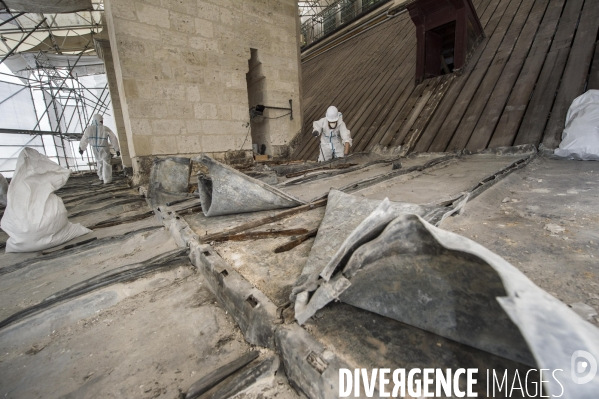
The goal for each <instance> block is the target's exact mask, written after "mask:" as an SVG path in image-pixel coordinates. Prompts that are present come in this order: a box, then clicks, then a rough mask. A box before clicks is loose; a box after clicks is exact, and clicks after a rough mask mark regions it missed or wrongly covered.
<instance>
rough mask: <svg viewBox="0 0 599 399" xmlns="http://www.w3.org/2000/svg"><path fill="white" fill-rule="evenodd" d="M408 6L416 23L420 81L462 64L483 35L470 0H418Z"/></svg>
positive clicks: (446, 72)
mask: <svg viewBox="0 0 599 399" xmlns="http://www.w3.org/2000/svg"><path fill="white" fill-rule="evenodd" d="M407 8H408V11H409V12H410V17H411V18H412V21H413V22H414V25H416V36H417V41H418V47H417V60H416V82H417V83H420V82H422V81H423V80H424V79H428V78H432V77H435V76H440V75H444V74H448V73H452V72H453V71H455V70H459V69H461V68H463V67H464V66H465V65H466V61H467V60H468V58H469V56H470V55H471V54H472V52H473V51H474V49H476V47H477V46H478V44H479V43H480V41H481V40H482V38H483V37H484V31H483V28H482V25H481V24H480V21H479V19H478V16H477V15H476V11H475V10H474V6H473V5H472V2H471V0H416V1H414V2H412V3H410V4H408V6H407Z"/></svg>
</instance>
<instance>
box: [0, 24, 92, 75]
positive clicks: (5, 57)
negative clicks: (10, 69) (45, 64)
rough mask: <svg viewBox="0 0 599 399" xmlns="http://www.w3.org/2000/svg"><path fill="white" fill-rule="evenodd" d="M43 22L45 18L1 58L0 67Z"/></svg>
mask: <svg viewBox="0 0 599 399" xmlns="http://www.w3.org/2000/svg"><path fill="white" fill-rule="evenodd" d="M44 22H46V18H44V19H42V20H41V21H40V23H39V24H37V25H36V26H35V28H33V29H32V30H31V31H29V33H27V35H26V36H25V37H24V38H23V39H21V41H20V42H19V43H17V45H16V46H15V47H13V48H12V50H10V51H9V52H8V53H7V54H6V55H5V56H4V57H2V60H0V65H2V63H3V62H4V61H5V60H6V59H7V58H8V57H10V56H11V55H12V54H13V53H14V52H15V51H16V50H17V48H19V46H20V45H21V44H23V42H24V41H25V40H27V39H28V38H29V36H31V35H32V34H33V32H35V31H36V30H37V28H39V27H40V25H41V24H43V23H44ZM86 48H87V46H86Z"/></svg>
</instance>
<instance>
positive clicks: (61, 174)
mask: <svg viewBox="0 0 599 399" xmlns="http://www.w3.org/2000/svg"><path fill="white" fill-rule="evenodd" d="M70 174H71V171H70V170H69V169H65V168H63V167H61V166H60V165H57V164H56V163H54V162H52V161H51V160H50V159H48V157H46V156H45V155H42V154H40V153H39V152H37V151H36V150H34V149H32V148H25V149H24V150H23V151H21V153H20V154H19V158H18V160H17V167H16V169H15V174H14V176H13V178H12V180H11V182H10V185H9V187H8V206H7V207H6V211H5V212H4V217H3V218H2V221H1V222H0V225H1V226H2V230H4V231H5V232H6V233H7V234H8V235H9V239H8V241H7V242H6V252H33V251H41V250H43V249H47V248H51V247H54V246H56V245H59V244H62V243H64V242H67V241H69V240H72V239H73V238H75V237H79V236H81V235H83V234H87V233H89V232H90V231H91V230H89V229H87V228H85V227H83V226H82V225H80V224H72V223H69V220H68V218H67V210H66V208H65V206H64V204H63V202H62V199H61V198H60V197H58V196H57V195H56V194H54V191H56V190H58V189H59V188H61V187H62V186H64V185H65V183H66V182H67V180H68V179H69V175H70Z"/></svg>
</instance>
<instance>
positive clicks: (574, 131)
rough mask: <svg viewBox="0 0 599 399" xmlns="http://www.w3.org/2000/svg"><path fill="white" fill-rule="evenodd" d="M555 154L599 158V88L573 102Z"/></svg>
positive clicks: (590, 159) (569, 156) (581, 158)
mask: <svg viewBox="0 0 599 399" xmlns="http://www.w3.org/2000/svg"><path fill="white" fill-rule="evenodd" d="M555 155H557V156H559V157H564V158H568V159H580V160H583V161H598V160H599V90H589V91H587V92H586V93H584V94H583V95H582V96H580V97H578V98H577V99H575V100H574V101H573V102H572V105H571V106H570V109H569V110H568V116H567V118H566V128H565V129H564V132H563V133H562V142H561V143H560V145H559V148H558V149H556V150H555Z"/></svg>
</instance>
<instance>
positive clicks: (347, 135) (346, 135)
mask: <svg viewBox="0 0 599 399" xmlns="http://www.w3.org/2000/svg"><path fill="white" fill-rule="evenodd" d="M339 133H340V134H341V142H342V143H343V144H345V143H349V145H350V147H351V145H352V139H351V132H350V131H349V129H348V128H347V126H345V122H343V121H342V120H341V119H339Z"/></svg>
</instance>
